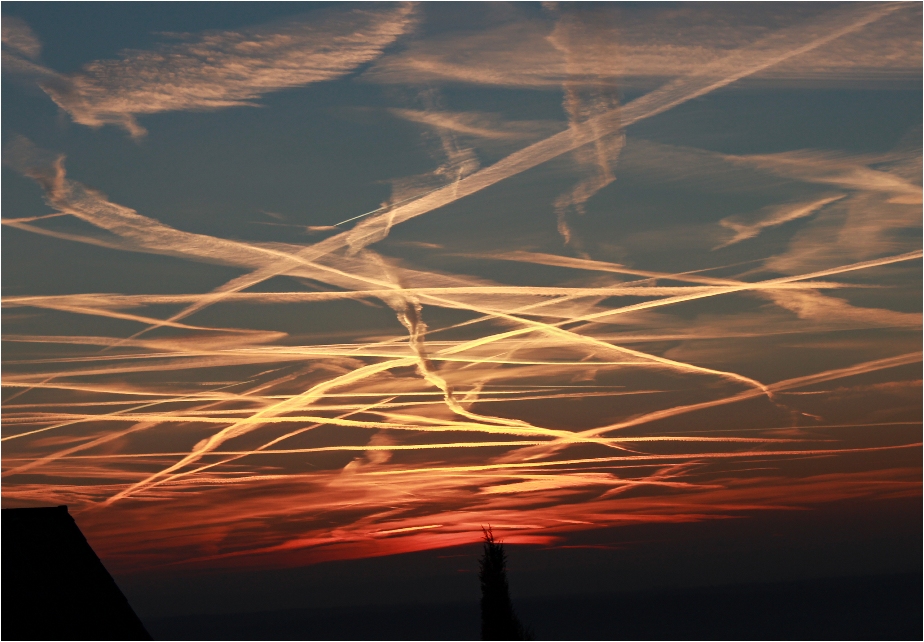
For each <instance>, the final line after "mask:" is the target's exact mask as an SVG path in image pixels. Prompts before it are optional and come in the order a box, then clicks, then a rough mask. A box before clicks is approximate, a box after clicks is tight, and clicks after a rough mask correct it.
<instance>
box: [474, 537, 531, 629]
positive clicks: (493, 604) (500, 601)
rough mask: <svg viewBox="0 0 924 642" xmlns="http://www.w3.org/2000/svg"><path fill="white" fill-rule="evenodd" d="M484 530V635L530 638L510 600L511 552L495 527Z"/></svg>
mask: <svg viewBox="0 0 924 642" xmlns="http://www.w3.org/2000/svg"><path fill="white" fill-rule="evenodd" d="M482 531H483V532H484V554H483V555H482V556H481V560H480V562H479V566H480V568H479V571H478V579H480V580H481V639H482V640H529V639H532V636H531V635H530V631H529V630H528V629H527V628H525V627H524V626H523V625H522V624H521V623H520V620H519V618H517V615H516V613H515V612H514V610H513V604H512V603H511V602H510V588H509V587H508V585H507V553H506V552H505V551H504V545H503V544H501V543H500V542H498V541H496V540H495V539H494V533H493V532H492V531H491V528H490V527H488V529H487V530H485V529H484V528H482Z"/></svg>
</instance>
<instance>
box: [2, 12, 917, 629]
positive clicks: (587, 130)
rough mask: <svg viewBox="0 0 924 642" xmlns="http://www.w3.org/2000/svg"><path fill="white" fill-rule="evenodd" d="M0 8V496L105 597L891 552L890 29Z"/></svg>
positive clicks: (906, 88) (894, 56)
mask: <svg viewBox="0 0 924 642" xmlns="http://www.w3.org/2000/svg"><path fill="white" fill-rule="evenodd" d="M2 12H3V17H2V36H3V54H2V55H3V58H2V71H3V74H2V76H3V80H2V82H3V98H2V109H3V124H2V144H3V152H2V156H3V170H2V171H3V191H2V223H3V228H2V306H3V312H2V339H3V376H2V384H3V406H2V413H3V422H2V464H3V468H2V501H3V506H4V507H18V506H38V505H57V504H67V505H68V506H69V509H70V511H71V513H72V514H73V515H74V516H75V519H76V520H77V522H78V524H79V525H80V527H81V529H82V530H83V531H84V533H85V534H86V535H87V537H88V540H89V541H90V542H91V544H92V545H93V547H94V549H95V550H96V552H97V553H98V554H99V555H100V557H101V558H102V559H103V560H104V562H105V563H106V565H107V567H108V568H110V570H111V571H112V572H113V573H114V575H116V577H117V579H119V580H120V582H123V583H124V584H123V585H125V586H129V587H130V590H129V591H128V592H129V597H130V599H134V598H133V596H137V599H138V600H139V601H140V602H141V603H142V607H141V608H142V610H144V609H148V610H150V611H152V612H153V611H156V610H158V609H159V610H160V611H159V612H162V613H168V612H169V613H174V612H180V611H182V610H183V609H184V608H187V609H189V608H200V609H212V610H216V609H220V608H230V607H229V606H228V605H229V604H232V603H234V604H238V603H241V602H242V601H245V602H246V600H249V599H251V598H252V597H253V595H255V594H256V593H257V592H259V591H260V590H261V589H260V587H261V586H265V585H267V584H276V585H279V586H292V585H294V584H293V582H295V583H297V582H299V581H302V580H296V579H293V578H294V577H296V576H302V577H303V576H307V575H311V573H316V575H315V577H322V578H323V577H326V578H328V579H326V580H324V579H319V580H317V581H318V582H320V583H322V584H323V583H324V582H331V581H332V580H331V579H330V577H331V576H334V575H336V574H337V573H338V572H339V571H338V570H337V569H340V570H342V572H343V573H344V574H345V575H344V576H345V577H350V578H353V579H354V580H355V579H356V578H358V577H362V578H366V580H363V581H364V582H366V581H367V580H368V578H369V577H375V578H378V579H376V580H368V582H367V584H368V585H369V586H373V587H378V588H376V589H375V590H373V589H370V590H369V592H368V593H364V594H363V595H364V596H365V597H363V598H361V599H367V600H375V599H385V597H383V596H382V595H381V594H375V593H376V591H378V590H380V589H381V587H382V586H385V584H381V582H386V584H387V579H386V580H382V578H383V577H385V578H387V577H389V576H393V575H395V574H403V575H402V577H405V578H406V577H408V576H414V577H417V576H420V577H424V576H426V577H430V578H431V580H432V581H433V582H434V583H439V582H440V581H442V580H440V577H441V573H443V574H445V575H446V579H445V582H446V583H447V585H449V584H453V583H454V582H455V584H453V585H458V586H462V584H459V581H460V580H458V579H457V578H458V576H459V574H458V573H457V571H465V568H462V566H464V565H465V564H466V563H467V562H466V561H465V559H467V558H466V557H465V556H466V555H468V554H469V553H471V552H472V551H475V550H476V549H475V548H473V546H475V545H476V544H477V542H478V541H479V540H480V539H481V537H482V528H483V527H487V526H490V527H491V528H492V529H493V531H494V532H495V534H496V535H498V536H499V538H500V539H502V541H504V542H505V543H507V544H508V545H510V546H511V547H512V550H514V551H522V555H523V557H522V558H521V559H523V560H528V562H522V568H523V572H524V574H529V573H531V575H529V577H531V578H533V579H534V580H535V584H534V586H535V587H539V588H535V590H537V591H541V590H546V589H548V590H552V589H550V588H548V587H550V586H552V585H554V584H556V581H553V580H551V579H549V575H550V574H557V575H558V580H559V581H558V584H560V585H562V586H564V585H565V584H566V585H567V586H568V587H570V588H569V589H568V590H580V588H581V587H582V586H583V587H586V586H589V585H593V587H595V590H596V589H601V590H602V589H603V588H605V589H613V588H614V587H617V588H633V587H639V586H643V585H646V583H647V584H651V583H661V584H695V583H696V581H698V580H703V578H706V579H708V580H709V581H728V580H730V579H734V580H735V581H745V580H748V579H761V578H765V577H769V575H768V573H769V574H770V575H772V572H771V571H770V570H768V569H769V568H770V567H772V566H773V565H774V564H773V563H772V560H775V559H778V558H779V559H781V560H785V561H783V562H781V563H782V564H783V565H784V566H786V568H788V569H789V572H791V574H794V575H795V576H798V575H799V573H800V572H801V573H803V574H806V573H807V574H811V573H822V574H829V575H830V574H835V575H836V574H847V573H851V572H860V571H863V572H896V571H901V570H919V569H920V563H921V558H920V556H921V550H920V537H921V512H920V511H921V496H922V486H921V476H922V458H921V457H922V453H921V430H922V423H921V418H922V408H921V398H922V390H921V354H922V346H921V338H922V332H921V331H922V327H921V309H922V304H921V292H922V276H921V257H922V251H921V220H922V219H921V204H922V187H921V182H922V181H921V173H922V169H921V157H922V153H921V138H922V133H921V122H922V98H921V95H922V94H921V78H922V68H921V53H922V47H921V33H920V28H919V27H920V24H921V5H920V4H919V3H849V4H838V3H820V4H801V3H800V4H796V3H787V4H731V5H726V4H722V5H713V4H684V3H679V4H678V3H663V4H662V3H626V4H618V3H617V4H609V3H594V4H589V5H585V4H580V3H575V4H571V3H560V4H557V3H543V4H528V3H523V4H506V3H485V4H480V3H464V4H454V3H446V4H443V3H433V4H427V3H421V4H404V3H380V4H370V5H365V4H354V3H346V4H339V3H313V4H301V3H246V2H245V3H165V4H160V3H124V4H123V3H115V4H113V3H107V4H96V3H72V4H51V3H18V2H5V3H4V4H3V8H2ZM768 533H775V534H776V535H775V536H778V537H781V538H783V539H782V540H780V541H785V542H787V544H786V546H785V547H784V548H786V549H787V550H788V551H790V553H792V554H785V553H784V552H782V551H783V549H781V548H780V547H779V546H776V545H774V544H773V543H772V542H771V540H770V539H768V537H769V535H768ZM717 542H724V543H725V544H723V546H724V547H725V548H724V550H726V551H729V550H735V551H737V552H736V553H735V555H738V556H739V557H740V559H749V560H757V559H764V560H765V563H763V566H760V565H759V564H758V566H760V568H761V569H763V570H759V569H757V566H754V567H747V568H744V567H742V568H743V570H742V569H740V568H739V569H738V570H735V569H733V568H731V567H732V566H734V565H733V564H729V560H728V559H724V560H723V559H722V558H723V552H722V550H718V549H720V548H722V547H717V545H716V543H717ZM774 546H776V548H774ZM459 551H462V552H461V553H459ZM793 551H795V552H793ZM826 551H827V553H826ZM831 551H840V553H838V555H840V557H838V556H836V555H834V553H832V552H831ZM473 554H474V553H473ZM825 555H828V557H825ZM556 556H557V557H556ZM819 556H821V557H819ZM459 558H463V559H462V561H460V560H459ZM681 558H682V561H681ZM691 558H696V559H701V561H702V567H696V568H699V570H697V571H695V572H694V566H689V560H690V559H691ZM736 559H737V558H736ZM819 559H821V560H822V561H821V562H819V561H818V560H819ZM447 560H448V561H447ZM550 560H552V561H550ZM555 560H558V561H555ZM563 560H564V561H563ZM627 560H630V561H631V560H636V561H638V560H648V561H647V562H646V563H647V564H649V568H648V570H647V571H646V569H645V564H641V563H639V564H637V567H633V568H634V569H635V570H633V571H631V572H629V571H626V573H625V574H624V575H623V580H621V583H619V584H618V586H617V584H613V583H612V582H611V583H606V582H605V581H603V580H600V578H601V577H603V576H604V575H606V569H608V568H615V567H616V566H619V565H620V564H622V565H623V566H620V568H623V569H624V570H625V569H626V568H628V567H626V566H625V565H626V564H630V561H627ZM659 560H660V561H659ZM665 560H668V561H669V560H678V564H674V565H672V564H668V563H667V562H665ZM808 560H814V561H812V562H809V561H808ZM469 561H471V560H469ZM816 562H817V564H816ZM632 563H635V562H632ZM447 564H448V566H446V565H447ZM453 564H456V565H458V566H460V568H458V569H457V568H456V567H455V566H453ZM511 564H514V562H511ZM812 564H816V565H815V566H812ZM613 565H616V566H613ZM527 567H528V568H527ZM655 567H657V568H655ZM668 567H672V568H673V570H672V569H671V568H668ZM718 567H721V568H724V569H725V570H724V571H721V572H719V571H715V572H713V571H714V569H715V568H718ZM703 568H709V569H713V571H709V572H710V573H712V575H708V573H707V575H708V577H706V575H703V574H702V572H701V571H702V569H703ZM312 569H326V570H323V571H321V570H312ZM563 569H567V570H563ZM800 569H802V570H801V571H800ZM553 571H554V573H553ZM466 572H467V571H466ZM415 573H416V574H417V575H414V574H415ZM299 574H301V575H299ZM306 574H307V575H306ZM318 574H319V575H318ZM325 574H326V575H325ZM408 574H410V575H408ZM543 574H544V575H543ZM565 575H567V577H568V578H570V579H567V581H565V580H562V579H561V578H562V577H564V576H565ZM525 576H526V575H524V577H525ZM543 577H544V578H545V579H543ZM171 578H173V579H171ZM176 578H183V583H184V584H186V585H189V586H206V585H208V586H209V587H210V588H209V589H208V590H209V591H212V592H214V593H215V594H216V595H217V594H218V593H221V594H222V595H224V598H222V599H223V600H225V601H224V606H222V605H218V604H217V603H216V602H215V601H214V600H213V601H212V602H209V598H207V597H202V596H201V595H200V596H199V597H197V598H195V599H198V600H199V602H197V603H196V605H193V606H190V603H189V602H188V601H187V602H186V603H185V604H183V603H180V602H182V600H179V599H178V598H176V597H175V596H176V595H179V594H182V590H180V591H179V593H177V590H178V589H177V586H178V584H177V582H178V580H176ZM203 578H206V579H203ZM227 578H237V579H236V580H235V581H236V582H237V586H239V587H243V585H244V584H246V583H247V582H244V580H242V579H241V578H251V579H253V578H261V579H260V580H259V581H257V580H254V581H253V582H250V584H249V585H248V586H247V587H243V588H239V590H238V593H236V594H234V595H232V593H234V590H233V589H231V588H228V585H229V582H228V581H226V580H227ZM588 578H596V579H588ZM471 579H472V576H471V575H466V576H465V578H464V581H465V582H470V581H471ZM306 581H307V580H306ZM376 581H379V582H380V583H379V584H376V583H375V582H376ZM703 581H704V580H703ZM171 582H174V583H173V584H171ZM196 582H199V584H196ZM203 582H204V583H203ZM209 582H211V584H209ZM369 582H371V583H369ZM562 582H563V584H562ZM601 582H602V584H601ZM512 583H513V586H514V588H516V586H517V585H516V579H515V578H514V579H512ZM230 584H234V582H230ZM388 586H391V587H392V588H393V589H394V587H395V586H398V585H397V584H390V585H388ZM402 586H403V585H402ZM465 586H468V585H467V584H465ZM520 586H521V587H524V590H525V591H527V592H528V590H530V589H529V588H526V587H525V585H524V584H521V585H520ZM542 587H546V588H545V589H543V588H542ZM300 590H301V589H300ZM318 590H320V589H318ZM343 590H346V589H343ZM381 590H384V589H381ZM415 590H417V589H415ZM460 590H461V589H460ZM474 590H477V589H474ZM562 590H564V589H562ZM248 591H249V592H248ZM402 591H404V592H403V593H402ZM439 591H440V589H434V590H433V592H431V594H432V595H438V594H440V592H439ZM412 593H413V590H411V589H407V590H405V589H394V592H393V593H392V594H391V595H390V596H388V598H389V599H400V598H401V596H402V595H403V596H405V597H407V596H410V595H411V594H412ZM171 594H172V595H174V597H171ZM184 595H185V594H184ZM235 595H236V597H235ZM242 595H246V596H248V597H246V599H245V598H244V597H241V596H242ZM414 595H417V594H414ZM290 597H291V596H290ZM184 599H186V598H184ZM195 599H194V600H193V601H195ZM217 599H218V598H215V600H217ZM254 599H256V598H254ZM287 599H288V598H287ZM293 599H294V598H293ZM356 599H360V598H356ZM171 600H173V601H171ZM235 600H237V602H235ZM257 601H259V600H257ZM248 604H256V602H248ZM235 608H239V607H238V606H236V607H235Z"/></svg>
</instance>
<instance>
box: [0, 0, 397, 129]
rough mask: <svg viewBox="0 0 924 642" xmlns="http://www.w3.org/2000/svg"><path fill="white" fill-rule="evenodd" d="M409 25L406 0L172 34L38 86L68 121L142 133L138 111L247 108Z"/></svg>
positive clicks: (354, 61)
mask: <svg viewBox="0 0 924 642" xmlns="http://www.w3.org/2000/svg"><path fill="white" fill-rule="evenodd" d="M413 24H414V8H413V5H411V4H394V5H388V6H381V7H377V8H374V9H353V10H350V11H346V12H344V11H336V10H331V11H322V12H314V13H311V14H309V15H306V16H305V17H303V18H301V19H298V20H291V21H287V22H284V23H279V24H274V25H267V26H264V27H254V28H250V29H241V30H236V31H216V32H206V33H201V34H176V35H175V36H174V38H175V39H176V40H177V42H173V43H170V44H163V45H161V46H160V47H159V48H157V49H154V50H151V51H127V52H125V53H124V54H123V55H122V58H121V59H119V60H100V61H96V62H93V63H90V64H88V65H86V66H85V67H84V68H83V70H82V71H80V72H77V73H75V74H72V75H66V76H65V75H56V76H55V77H53V78H46V79H45V80H43V81H42V83H41V84H42V87H43V89H44V90H45V91H46V92H47V93H48V95H49V96H51V98H52V99H53V100H54V101H55V102H56V103H57V104H58V105H59V106H60V107H61V108H62V109H64V110H65V111H67V112H68V113H69V114H70V115H71V117H72V118H73V119H74V121H75V122H78V123H80V124H82V125H89V126H91V127H99V126H101V125H105V124H114V125H118V126H120V127H123V128H124V129H126V130H127V131H128V132H130V133H131V135H132V136H141V135H143V134H144V131H145V130H144V128H143V127H142V126H141V125H139V124H138V122H137V117H138V116H141V115H145V114H155V113H159V112H166V111H188V110H211V109H220V108H224V107H236V106H253V105H255V104H256V103H255V102H254V101H256V100H257V99H259V98H260V97H261V96H262V95H263V94H266V93H269V92H274V91H279V90H281V89H286V88H290V87H299V86H302V85H307V84H309V83H314V82H320V81H324V80H332V79H334V78H338V77H340V76H343V75H344V74H346V73H349V72H351V71H353V70H354V69H356V68H357V67H358V66H360V65H362V64H364V63H367V62H369V61H370V60H373V59H375V58H376V57H377V56H379V55H380V54H381V53H382V51H383V50H384V49H385V48H386V47H387V46H388V45H390V44H392V43H393V42H394V41H395V40H396V39H397V38H398V37H399V36H401V35H402V34H404V33H406V32H407V31H408V29H409V28H410V27H411V26H412V25H413ZM5 33H6V32H4V34H5ZM4 39H6V35H4Z"/></svg>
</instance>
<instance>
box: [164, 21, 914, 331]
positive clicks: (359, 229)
mask: <svg viewBox="0 0 924 642" xmlns="http://www.w3.org/2000/svg"><path fill="white" fill-rule="evenodd" d="M901 6H902V5H901V3H883V4H876V5H860V6H857V5H852V6H850V7H849V9H847V10H841V9H836V10H834V11H831V12H829V13H828V14H826V15H823V16H821V18H819V19H818V20H814V21H810V22H807V23H805V24H802V25H799V26H797V27H792V28H788V29H784V30H782V31H780V32H778V33H776V34H773V35H771V36H769V37H767V38H765V39H763V40H761V41H759V42H757V43H755V44H754V45H751V46H750V47H745V48H743V49H740V50H737V51H734V52H732V53H731V54H730V55H729V56H727V57H725V58H724V59H722V60H720V61H717V62H715V63H713V64H711V65H709V66H707V67H706V68H704V69H703V70H701V71H700V72H698V73H696V74H693V75H691V76H687V77H684V78H680V79H677V80H674V81H672V82H670V83H668V84H667V85H665V86H663V87H661V88H660V89H656V90H654V91H652V92H650V93H648V94H645V95H644V96H642V97H640V98H637V99H635V100H634V101H632V102H630V103H627V104H626V105H624V106H623V107H622V108H621V109H618V110H614V111H612V112H609V113H606V114H603V115H600V116H597V117H595V118H592V119H590V120H588V121H587V123H586V125H587V126H586V127H582V128H581V129H580V130H572V129H568V130H565V131H563V132H560V133H558V134H555V135H554V136H551V137H549V138H546V139H545V140H542V141H539V142H538V143H534V144H532V145H529V146H528V147H525V148H523V149H521V150H519V151H517V152H514V153H513V154H510V155H509V156H507V157H506V158H503V159H501V160H500V161H498V162H497V163H495V164H494V165H491V166H489V167H486V168H484V169H482V170H479V171H477V172H475V173H473V174H471V175H469V176H466V177H464V178H462V179H460V180H459V181H457V182H455V183H453V184H451V185H447V186H446V187H443V188H440V189H438V190H436V191H434V192H431V193H429V194H427V195H425V196H422V197H420V198H418V199H417V200H415V201H413V202H411V203H408V204H406V205H402V206H400V207H396V208H393V209H391V210H389V211H388V212H387V214H380V215H378V216H374V217H372V218H367V219H366V220H364V221H363V222H362V223H360V224H359V225H357V226H356V227H354V228H353V229H352V230H350V231H348V232H342V233H340V234H337V235H335V236H332V237H330V238H328V239H325V240H324V241H321V242H319V243H316V244H315V245H313V246H310V247H308V248H305V249H304V250H301V251H299V252H296V253H295V254H294V256H293V257H292V258H290V259H288V260H283V261H279V262H277V263H273V264H267V265H266V266H265V267H263V268H261V269H260V270H257V271H255V272H253V273H251V274H249V275H244V276H242V277H238V278H237V279H234V280H233V281H230V282H228V283H227V284H225V285H224V286H222V287H220V288H217V289H215V290H213V291H212V292H211V293H210V294H208V295H205V296H204V297H203V299H202V303H201V304H196V305H193V306H190V307H189V308H187V309H185V310H183V311H181V312H179V313H177V314H175V315H173V316H172V317H170V319H169V321H171V322H176V321H179V320H180V319H182V318H184V317H185V316H187V315H189V314H192V313H193V312H195V311H198V310H201V309H203V308H204V307H206V306H208V305H211V304H212V303H216V302H218V301H220V300H221V299H222V297H223V296H224V295H225V294H227V293H233V292H240V291H241V290H244V289H246V288H248V287H252V286H254V285H257V284H258V283H261V282H263V281H265V280H267V279H270V278H272V277H274V276H278V275H279V274H282V273H284V272H285V271H286V269H287V267H288V266H289V265H290V264H291V262H292V261H293V259H294V260H295V261H298V260H299V259H302V260H307V261H312V262H313V261H316V260H317V259H319V258H321V257H323V256H325V255H327V254H330V253H332V252H335V251H337V250H340V249H342V248H344V247H347V246H350V245H353V246H357V245H361V244H362V242H363V240H364V239H368V240H370V241H371V240H372V239H375V238H376V236H377V235H378V234H379V232H380V229H381V225H379V224H378V223H379V222H381V221H383V220H384V219H383V218H382V217H383V216H386V215H387V216H388V217H389V222H390V225H396V224H398V223H403V222H405V221H408V220H410V219H412V218H415V217H417V216H421V215H422V214H426V213H428V212H431V211H433V210H435V209H438V208H440V207H444V206H445V205H448V204H449V203H452V202H454V201H457V200H459V199H461V198H464V197H466V196H470V195H471V194H474V193H476V192H479V191H481V190H483V189H485V188H487V187H490V186H492V185H494V184H496V183H499V182H501V181H503V180H506V179H507V178H510V177H512V176H515V175H517V174H520V173H522V172H524V171H526V170H528V169H532V168H533V167H536V166H538V165H541V164H542V163H545V162H546V161H549V160H551V159H553V158H555V157H557V156H560V155H562V154H564V153H566V152H569V151H571V150H573V149H576V148H578V147H581V146H583V145H586V144H588V143H591V142H593V141H595V140H597V139H599V138H601V137H603V136H606V135H609V134H611V133H613V132H614V131H617V130H618V129H619V128H620V127H628V126H629V125H632V124H634V123H637V122H639V121H641V120H644V119H645V118H650V117H652V116H656V115H658V114H660V113H662V112H665V111H667V110H669V109H671V108H673V107H676V106H677V105H680V104H682V103H684V102H687V101H689V100H692V99H694V98H698V97H700V96H703V95H705V94H708V93H709V92H712V91H715V90H716V89H720V88H722V87H725V86H727V85H730V84H731V83H733V82H735V81H737V80H740V79H742V78H745V77H747V76H750V75H752V74H755V73H757V72H759V71H761V70H763V69H766V68H767V67H771V66H773V65H775V64H778V63H780V62H783V61H784V60H787V59H789V58H792V57H794V56H798V55H800V54H803V53H806V52H808V51H811V50H813V49H816V48H818V47H820V46H822V45H824V44H826V43H828V42H831V41H832V40H835V39H837V38H839V37H841V36H843V35H846V34H848V33H851V32H853V31H856V30H858V29H861V28H862V27H864V26H866V25H867V24H870V23H872V22H875V21H877V20H879V19H880V18H882V17H884V16H886V15H888V14H890V13H892V12H893V11H895V10H897V9H899V8H900V7H901ZM819 33H820V34H822V35H819ZM296 257H297V258H296Z"/></svg>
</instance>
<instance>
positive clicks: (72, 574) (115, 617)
mask: <svg viewBox="0 0 924 642" xmlns="http://www.w3.org/2000/svg"><path fill="white" fill-rule="evenodd" d="M2 528H3V586H2V590H3V598H2V600H3V619H2V624H0V626H2V629H0V635H2V637H3V639H4V640H150V639H151V637H150V635H148V633H147V631H146V630H145V628H144V626H143V625H142V624H141V620H139V619H138V616H137V615H135V612H134V611H133V610H132V607H131V606H130V605H129V603H128V600H126V599H125V596H124V595H122V591H120V590H119V587H118V586H117V585H116V583H115V581H114V580H113V579H112V576H111V575H109V572H108V571H107V570H106V568H105V567H104V566H103V564H102V562H101V561H100V559H99V558H98V557H97V556H96V553H94V552H93V549H92V548H91V547H90V544H89V543H88V542H87V540H86V538H84V536H83V533H81V532H80V528H79V527H78V526H77V523H76V522H75V521H74V519H73V518H72V517H71V516H70V514H69V513H68V512H67V506H57V507H49V508H5V509H3V511H2Z"/></svg>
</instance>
